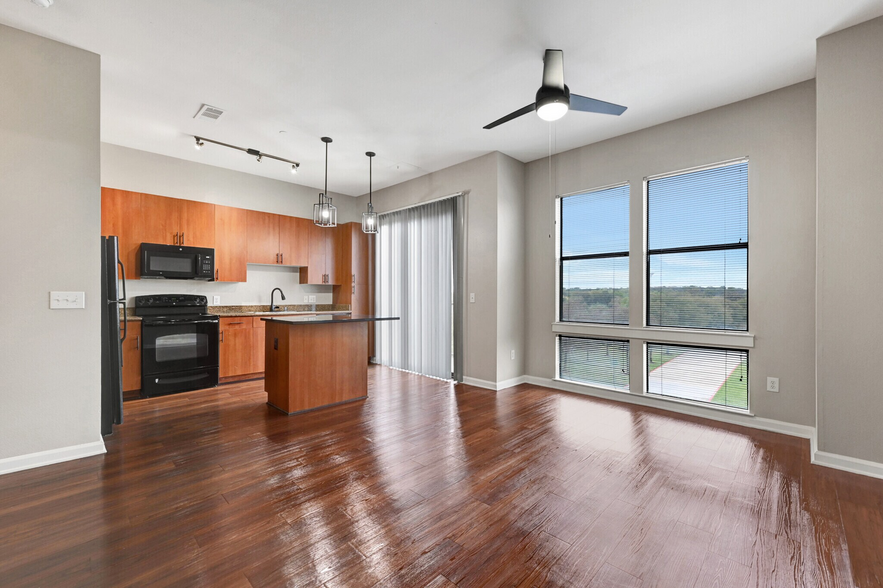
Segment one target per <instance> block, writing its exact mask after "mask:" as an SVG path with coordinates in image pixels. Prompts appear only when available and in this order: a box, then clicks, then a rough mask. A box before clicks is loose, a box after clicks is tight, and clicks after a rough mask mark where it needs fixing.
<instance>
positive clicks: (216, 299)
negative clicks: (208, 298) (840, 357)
mask: <svg viewBox="0 0 883 588" xmlns="http://www.w3.org/2000/svg"><path fill="white" fill-rule="evenodd" d="M220 303H221V297H220V296H212V304H220Z"/></svg>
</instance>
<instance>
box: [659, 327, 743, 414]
mask: <svg viewBox="0 0 883 588" xmlns="http://www.w3.org/2000/svg"><path fill="white" fill-rule="evenodd" d="M647 392H648V393H649V394H657V395H659V396H669V397H674V398H681V399H685V400H692V401H695V402H706V403H710V404H717V405H720V406H727V407H730V408H739V409H743V410H747V409H748V352H747V351H743V350H733V349H708V348H704V347H687V346H683V345H665V344H659V343H647Z"/></svg>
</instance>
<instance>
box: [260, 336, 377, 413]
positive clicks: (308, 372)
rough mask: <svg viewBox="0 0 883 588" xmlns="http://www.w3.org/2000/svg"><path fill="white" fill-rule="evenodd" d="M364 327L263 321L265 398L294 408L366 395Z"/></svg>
mask: <svg viewBox="0 0 883 588" xmlns="http://www.w3.org/2000/svg"><path fill="white" fill-rule="evenodd" d="M367 327H368V323H367V322H353V323H334V324H315V323H311V324H302V325H298V324H292V323H284V322H276V321H267V327H266V338H265V349H266V354H265V357H266V359H265V376H264V377H265V380H264V383H265V389H266V391H267V403H268V404H270V405H271V406H273V407H275V408H278V409H279V410H281V411H282V412H285V413H288V414H293V413H297V412H303V411H306V410H312V409H315V408H321V407H323V406H330V405H333V404H340V403H343V402H349V401H352V400H358V399H361V398H365V397H367V396H368V370H367V365H366V362H365V358H366V357H367V355H368V329H367Z"/></svg>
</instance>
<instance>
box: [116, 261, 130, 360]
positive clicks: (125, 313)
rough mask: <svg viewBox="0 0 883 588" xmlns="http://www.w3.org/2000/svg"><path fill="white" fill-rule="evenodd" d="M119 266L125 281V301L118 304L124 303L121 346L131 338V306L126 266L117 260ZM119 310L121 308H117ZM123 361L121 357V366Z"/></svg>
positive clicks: (122, 281)
mask: <svg viewBox="0 0 883 588" xmlns="http://www.w3.org/2000/svg"><path fill="white" fill-rule="evenodd" d="M117 265H119V266H120V270H122V274H123V279H122V280H121V283H122V285H123V288H122V290H123V299H122V300H117V302H122V303H123V325H125V326H124V327H123V338H122V339H120V345H122V344H123V343H124V342H125V341H126V337H128V336H129V305H128V304H127V302H126V301H127V300H128V299H129V297H128V296H126V266H124V265H123V262H122V261H120V260H119V259H117ZM117 308H119V306H117ZM122 361H123V358H122V355H120V365H122Z"/></svg>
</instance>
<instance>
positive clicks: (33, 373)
mask: <svg viewBox="0 0 883 588" xmlns="http://www.w3.org/2000/svg"><path fill="white" fill-rule="evenodd" d="M0 71H2V72H3V82H2V83H0V113H2V115H0V198H2V203H3V214H2V215H0V251H2V252H3V255H0V275H2V276H3V288H2V289H0V306H2V308H3V309H4V310H5V312H4V318H3V323H4V324H3V329H2V330H0V358H2V368H3V370H2V371H3V383H2V388H0V458H6V457H13V456H20V455H26V454H29V453H35V452H39V451H46V450H51V449H59V448H63V447H69V446H74V445H81V444H85V443H95V442H98V441H100V440H101V433H100V414H101V404H100V401H101V334H100V322H101V315H100V314H99V310H100V308H101V303H100V300H99V298H100V287H101V286H100V265H99V260H100V254H99V252H100V247H99V246H100V239H99V235H100V234H101V232H100V224H99V222H100V186H99V176H100V169H99V168H100V163H99V162H100V156H99V141H100V137H99V130H100V118H99V111H100V96H99V90H100V80H99V71H100V60H99V57H98V55H95V54H94V53H89V52H86V51H82V50H80V49H75V48H73V47H69V46H67V45H63V44H61V43H57V42H55V41H50V40H48V39H44V38H42V37H38V36H35V35H31V34H28V33H24V32H22V31H19V30H16V29H12V28H9V27H6V26H2V25H0ZM51 290H63V291H82V292H85V293H86V308H85V309H84V310H49V292H50V291H51Z"/></svg>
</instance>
